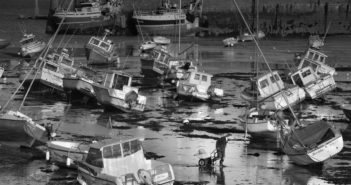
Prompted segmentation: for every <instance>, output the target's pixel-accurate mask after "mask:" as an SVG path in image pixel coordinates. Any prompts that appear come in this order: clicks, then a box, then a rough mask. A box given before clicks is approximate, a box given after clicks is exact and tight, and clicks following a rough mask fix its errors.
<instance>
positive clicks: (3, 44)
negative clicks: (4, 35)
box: [0, 39, 11, 49]
mask: <svg viewBox="0 0 351 185" xmlns="http://www.w3.org/2000/svg"><path fill="white" fill-rule="evenodd" d="M10 44H11V43H10V41H8V40H7V39H0V49H4V48H6V47H7V46H9V45H10Z"/></svg>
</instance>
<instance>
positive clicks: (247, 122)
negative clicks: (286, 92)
mask: <svg viewBox="0 0 351 185" xmlns="http://www.w3.org/2000/svg"><path fill="white" fill-rule="evenodd" d="M241 123H242V127H243V128H244V129H245V132H247V133H249V134H250V135H251V136H252V137H256V136H258V137H264V138H274V139H276V138H277V135H278V134H277V133H278V132H279V131H280V128H281V127H280V125H279V124H278V123H277V121H276V120H275V112H273V111H269V110H260V109H257V108H256V107H254V108H251V109H249V110H248V111H247V112H246V113H245V114H244V115H243V116H241Z"/></svg>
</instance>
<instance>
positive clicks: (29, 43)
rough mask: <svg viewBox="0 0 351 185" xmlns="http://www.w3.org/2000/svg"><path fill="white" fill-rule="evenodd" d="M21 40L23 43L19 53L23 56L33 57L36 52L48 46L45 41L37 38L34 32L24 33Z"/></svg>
mask: <svg viewBox="0 0 351 185" xmlns="http://www.w3.org/2000/svg"><path fill="white" fill-rule="evenodd" d="M19 42H20V45H21V46H20V47H21V49H20V51H19V55H21V56H22V57H27V56H29V57H33V56H34V55H35V54H37V53H39V52H41V51H42V50H43V49H44V48H45V46H46V43H45V42H42V41H39V40H37V39H36V38H35V35H33V34H24V35H23V38H22V39H21V40H20V41H19Z"/></svg>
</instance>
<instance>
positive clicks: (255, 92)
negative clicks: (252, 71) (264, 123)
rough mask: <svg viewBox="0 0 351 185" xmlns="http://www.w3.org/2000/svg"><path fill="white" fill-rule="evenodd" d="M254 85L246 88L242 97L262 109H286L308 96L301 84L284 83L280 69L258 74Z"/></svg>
mask: <svg viewBox="0 0 351 185" xmlns="http://www.w3.org/2000/svg"><path fill="white" fill-rule="evenodd" d="M253 85H254V87H253V88H252V87H248V88H245V89H244V90H243V91H242V92H241V94H240V97H241V98H242V99H244V100H246V101H248V102H249V103H250V104H252V105H259V108H260V109H265V110H284V109H287V108H288V106H293V105H296V104H298V103H300V102H301V101H303V100H304V99H305V96H306V93H305V91H304V90H303V89H302V88H300V87H299V86H297V85H289V84H284V82H283V81H282V79H281V78H280V76H279V73H278V71H272V72H268V73H265V74H263V75H261V76H258V77H257V78H256V79H255V80H254V81H253ZM284 96H285V98H286V99H287V101H288V102H287V101H285V98H284Z"/></svg>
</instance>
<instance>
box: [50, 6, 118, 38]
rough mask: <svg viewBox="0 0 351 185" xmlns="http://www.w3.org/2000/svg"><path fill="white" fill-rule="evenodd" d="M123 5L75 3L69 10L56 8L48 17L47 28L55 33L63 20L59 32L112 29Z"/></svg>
mask: <svg viewBox="0 0 351 185" xmlns="http://www.w3.org/2000/svg"><path fill="white" fill-rule="evenodd" d="M122 7H123V3H122V1H120V0H116V1H110V0H109V1H77V2H76V3H75V5H74V6H73V7H72V8H71V9H70V10H66V9H62V8H56V9H55V10H52V11H53V13H52V15H49V20H50V21H51V22H52V23H51V24H50V23H49V22H50V21H48V23H47V26H49V27H51V29H52V31H55V30H56V29H57V28H58V27H59V24H60V23H61V21H62V19H63V18H64V21H63V24H62V28H61V31H63V30H67V31H68V32H74V33H76V32H77V31H79V32H89V31H93V30H95V31H96V30H98V29H100V28H102V27H113V26H114V25H115V24H116V22H117V21H118V18H120V17H118V16H119V15H120V14H121V9H122Z"/></svg>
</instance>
